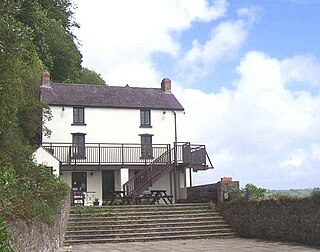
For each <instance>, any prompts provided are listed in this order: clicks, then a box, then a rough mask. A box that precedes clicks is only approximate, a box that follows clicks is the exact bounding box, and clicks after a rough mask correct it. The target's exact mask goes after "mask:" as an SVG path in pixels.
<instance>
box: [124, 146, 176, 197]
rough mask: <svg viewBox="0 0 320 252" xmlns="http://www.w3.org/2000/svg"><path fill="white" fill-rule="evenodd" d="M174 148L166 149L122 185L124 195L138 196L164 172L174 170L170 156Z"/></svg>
mask: <svg viewBox="0 0 320 252" xmlns="http://www.w3.org/2000/svg"><path fill="white" fill-rule="evenodd" d="M173 153H174V148H172V149H170V148H169V149H168V150H167V151H166V152H165V153H163V154H162V155H161V156H160V157H158V158H156V159H155V160H154V161H153V162H152V163H151V164H149V165H148V166H146V167H145V168H143V169H142V170H141V171H139V172H138V173H137V174H136V175H135V176H134V177H133V178H132V179H130V180H129V181H128V182H126V183H125V184H124V185H123V190H124V191H125V193H126V195H132V196H136V197H137V196H139V195H140V194H141V193H142V192H143V191H144V190H146V189H148V188H149V187H150V186H152V184H153V183H154V182H155V181H156V180H157V179H158V178H159V177H160V175H161V174H163V173H164V172H166V171H169V170H170V169H173V168H174V165H173V164H172V162H173V161H172V158H171V157H172V156H173Z"/></svg>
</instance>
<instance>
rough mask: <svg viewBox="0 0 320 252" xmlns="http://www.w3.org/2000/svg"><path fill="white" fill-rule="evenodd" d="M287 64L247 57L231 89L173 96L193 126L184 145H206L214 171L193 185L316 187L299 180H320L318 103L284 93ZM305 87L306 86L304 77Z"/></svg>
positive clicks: (253, 54) (199, 176) (308, 97)
mask: <svg viewBox="0 0 320 252" xmlns="http://www.w3.org/2000/svg"><path fill="white" fill-rule="evenodd" d="M288 60H290V59H285V60H283V61H280V60H278V59H275V58H272V57H270V56H268V55H266V54H264V53H262V52H249V53H247V54H246V55H245V56H244V57H243V59H242V60H241V62H240V64H239V66H238V67H237V73H238V74H239V79H238V80H237V81H235V82H234V89H232V90H231V89H225V88H223V89H221V90H220V91H219V92H216V93H204V92H202V91H199V90H192V89H183V88H177V89H176V90H174V91H175V92H176V95H177V97H179V99H180V100H181V102H182V104H184V107H185V109H186V121H189V122H192V123H189V124H188V128H187V132H186V135H187V136H188V139H191V141H196V142H200V143H205V144H206V145H207V147H208V150H209V153H210V154H211V157H212V161H213V162H214V166H215V167H216V169H215V170H214V171H211V172H209V174H211V175H212V176H210V175H208V174H201V172H199V173H198V174H197V176H196V178H197V179H196V183H212V182H213V181H217V180H219V178H220V177H222V176H232V177H234V178H235V179H239V180H240V181H241V182H242V185H243V186H244V185H245V184H246V183H249V182H250V183H255V184H257V185H259V186H265V187H269V188H270V187H276V188H294V187H295V188H296V187H312V186H316V185H317V184H316V183H317V182H316V180H310V179H303V178H307V177H308V176H309V175H308V174H312V176H317V177H319V176H320V170H318V168H317V165H316V161H315V160H317V161H319V156H317V154H319V150H320V148H319V146H320V143H319V142H320V131H319V129H318V125H319V123H320V97H319V96H311V95H310V94H309V93H307V92H293V91H290V90H289V89H287V88H286V87H285V83H284V82H283V79H284V78H283V77H284V75H285V73H283V71H282V70H283V62H288ZM314 62H317V61H314ZM315 65H316V64H315ZM310 66H311V67H315V66H314V65H310ZM287 67H288V65H287ZM292 67H293V68H294V67H295V65H293V66H292ZM287 69H288V71H291V70H292V69H291V68H290V67H288V68H287ZM304 81H309V80H308V77H307V76H306V77H305V79H304ZM316 153H317V154H316ZM213 177H215V179H213Z"/></svg>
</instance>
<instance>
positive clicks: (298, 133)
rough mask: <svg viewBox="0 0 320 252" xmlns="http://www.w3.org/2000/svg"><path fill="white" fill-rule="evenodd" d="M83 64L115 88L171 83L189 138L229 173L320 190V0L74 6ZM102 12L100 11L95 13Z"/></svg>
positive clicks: (167, 0)
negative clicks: (166, 79) (319, 180)
mask: <svg viewBox="0 0 320 252" xmlns="http://www.w3.org/2000/svg"><path fill="white" fill-rule="evenodd" d="M75 3H76V5H77V6H78V9H77V11H76V19H77V21H78V22H79V23H80V25H81V28H80V29H79V30H77V31H76V34H77V36H78V38H79V39H80V41H81V43H82V46H81V47H80V50H81V52H82V54H83V65H84V66H86V67H88V68H90V69H94V70H95V71H97V72H99V73H101V74H102V76H103V78H104V79H105V80H106V82H107V84H110V85H125V84H127V83H128V84H129V85H130V86H147V87H158V86H159V83H160V81H161V79H162V78H164V77H169V78H170V79H171V80H172V85H173V92H174V94H175V95H176V96H177V97H178V99H179V100H180V102H181V103H182V104H183V106H184V107H185V109H186V120H187V121H188V122H190V123H188V125H186V135H187V136H188V139H179V140H181V141H182V140H187V141H192V142H196V143H203V144H206V146H207V148H208V151H209V153H210V156H211V159H212V161H213V163H214V166H215V169H214V170H211V171H209V172H205V173H204V172H198V173H197V174H196V175H195V183H196V184H206V183H213V182H216V181H218V180H219V179H220V177H223V176H231V177H233V178H234V179H236V180H239V181H240V182H241V185H242V186H244V185H245V184H246V183H254V184H256V185H258V186H262V187H265V188H269V189H290V188H312V187H319V182H318V178H319V177H320V169H319V163H320V130H319V123H320V95H319V86H320V50H319V49H320V25H319V24H320V15H319V13H320V1H319V0H305V1H304V0H264V1H257V0H255V1H254V0H242V1H238V0H229V1H227V0H216V1H214V0H211V1H209V0H208V1H206V0H185V1H178V0H161V1H160V0H157V1H155V0H137V1H130V0H117V1H111V0H110V1H103V0H92V1H86V0H75ZM97 7H98V8H97Z"/></svg>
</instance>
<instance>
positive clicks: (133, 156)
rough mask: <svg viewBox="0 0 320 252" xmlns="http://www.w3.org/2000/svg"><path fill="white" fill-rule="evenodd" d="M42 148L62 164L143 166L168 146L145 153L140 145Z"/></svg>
mask: <svg viewBox="0 0 320 252" xmlns="http://www.w3.org/2000/svg"><path fill="white" fill-rule="evenodd" d="M42 146H43V147H44V148H45V149H47V151H49V152H50V153H51V154H52V155H53V156H55V157H56V158H57V159H58V160H59V161H61V163H62V164H70V165H75V164H81V163H82V164H98V165H101V164H121V165H125V164H145V163H150V162H152V161H153V160H154V158H155V157H159V156H160V155H161V154H163V153H164V152H166V151H167V149H168V146H169V145H168V144H153V145H152V147H151V148H150V149H149V150H148V151H147V152H146V151H144V149H143V147H141V144H113V143H85V144H84V145H73V144H72V143H43V144H42Z"/></svg>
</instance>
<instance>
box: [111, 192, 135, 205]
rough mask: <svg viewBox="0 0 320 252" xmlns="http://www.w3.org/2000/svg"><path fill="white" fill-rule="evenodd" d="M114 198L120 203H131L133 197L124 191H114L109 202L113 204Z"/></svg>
mask: <svg viewBox="0 0 320 252" xmlns="http://www.w3.org/2000/svg"><path fill="white" fill-rule="evenodd" d="M116 200H117V201H118V200H119V203H120V204H121V205H131V204H132V201H133V197H132V196H130V195H126V194H125V191H114V192H113V195H112V198H111V201H110V203H109V204H110V205H114V203H115V201H116Z"/></svg>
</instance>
